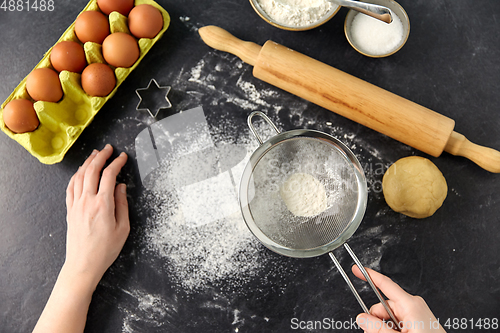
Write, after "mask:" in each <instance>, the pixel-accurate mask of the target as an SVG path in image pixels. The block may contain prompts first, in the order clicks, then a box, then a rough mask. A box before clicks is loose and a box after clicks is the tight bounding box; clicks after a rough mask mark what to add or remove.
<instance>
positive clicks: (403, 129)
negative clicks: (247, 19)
mask: <svg viewBox="0 0 500 333" xmlns="http://www.w3.org/2000/svg"><path fill="white" fill-rule="evenodd" d="M199 33H200V36H201V38H202V39H203V41H204V42H205V43H206V44H207V45H209V46H210V47H213V48H214V49H217V50H220V51H225V52H229V53H232V54H234V55H236V56H238V57H239V58H241V60H243V61H244V62H246V63H248V64H250V65H252V66H254V69H253V75H254V76H255V77H256V78H258V79H261V80H263V81H265V82H268V83H270V84H272V85H274V86H276V87H278V88H281V89H283V90H286V91H288V92H290V93H292V94H294V95H297V96H299V97H302V98H304V99H306V100H308V101H310V102H313V103H315V104H317V105H319V106H321V107H324V108H325V109H328V110H330V111H333V112H335V113H338V114H339V115H342V116H344V117H346V118H349V119H351V120H353V121H355V122H358V123H360V124H362V125H364V126H367V127H369V128H371V129H374V130H375V131H378V132H380V133H383V134H385V135H387V136H389V137H391V138H393V139H396V140H398V141H400V142H403V143H405V144H407V145H409V146H411V147H414V148H416V149H418V150H421V151H423V152H425V153H427V154H429V155H432V156H435V157H438V156H439V155H441V153H442V152H443V150H444V151H447V152H448V153H450V154H453V155H457V156H464V157H467V158H468V159H470V160H472V161H474V162H475V163H476V164H478V165H479V166H481V167H482V168H484V169H485V170H488V171H490V172H494V173H500V152H498V151H496V150H494V149H491V148H486V147H482V146H479V145H476V144H474V143H471V142H470V141H469V140H467V139H466V138H465V136H463V135H462V134H459V133H457V132H455V131H453V128H454V127H455V121H454V120H453V119H450V118H448V117H445V116H443V115H441V114H439V113H436V112H434V111H432V110H430V109H427V108H425V107H423V106H421V105H418V104H416V103H414V102H411V101H409V100H407V99H405V98H403V97H400V96H398V95H395V94H393V93H391V92H389V91H387V90H384V89H382V88H379V87H377V86H375V85H373V84H370V83H368V82H366V81H363V80H361V79H358V78H356V77H354V76H352V75H349V74H347V73H344V72H342V71H340V70H338V69H335V68H333V67H331V66H328V65H326V64H324V63H322V62H320V61H317V60H314V59H312V58H310V57H308V56H305V55H303V54H300V53H298V52H296V51H293V50H291V49H289V48H286V47H284V46H282V45H279V44H277V43H275V42H272V41H267V42H266V43H265V44H264V46H260V45H257V44H255V43H252V42H245V41H242V40H240V39H238V38H236V37H234V36H233V35H231V34H230V33H229V32H227V31H226V30H224V29H221V28H219V27H216V26H206V27H203V28H200V29H199Z"/></svg>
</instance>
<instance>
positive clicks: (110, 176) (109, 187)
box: [99, 153, 128, 195]
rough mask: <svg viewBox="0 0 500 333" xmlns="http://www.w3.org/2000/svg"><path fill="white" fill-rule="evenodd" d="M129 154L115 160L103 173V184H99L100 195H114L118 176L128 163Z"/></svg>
mask: <svg viewBox="0 0 500 333" xmlns="http://www.w3.org/2000/svg"><path fill="white" fill-rule="evenodd" d="M127 158H128V157H127V154H125V153H121V154H120V156H118V157H117V158H115V160H114V161H113V162H111V163H110V164H109V165H108V166H107V167H106V169H105V170H104V171H103V173H102V177H101V182H100V184H99V193H102V194H103V195H109V194H110V195H112V194H113V193H114V191H115V187H116V176H118V173H120V170H121V169H122V167H123V166H124V165H125V163H126V162H127Z"/></svg>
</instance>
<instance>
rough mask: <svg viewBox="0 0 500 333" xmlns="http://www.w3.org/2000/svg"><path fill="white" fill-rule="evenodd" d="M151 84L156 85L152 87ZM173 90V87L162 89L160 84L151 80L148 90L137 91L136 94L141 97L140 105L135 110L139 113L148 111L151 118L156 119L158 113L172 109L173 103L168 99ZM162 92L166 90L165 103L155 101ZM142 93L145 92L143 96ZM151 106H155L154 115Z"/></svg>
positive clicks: (140, 89)
mask: <svg viewBox="0 0 500 333" xmlns="http://www.w3.org/2000/svg"><path fill="white" fill-rule="evenodd" d="M151 83H154V84H155V86H153V87H151ZM171 89H172V87H170V86H163V87H161V86H160V85H159V84H158V82H156V80H155V79H151V80H150V81H149V84H148V86H147V87H146V88H139V89H136V90H135V93H136V94H137V96H139V103H138V104H137V107H136V108H135V109H136V110H137V111H147V112H148V113H149V114H150V115H151V117H153V118H154V119H156V116H158V113H159V112H160V110H162V109H169V108H171V107H172V103H170V101H169V99H168V97H167V95H168V93H169V92H170V90H171ZM162 90H165V95H164V98H165V101H163V100H162V101H161V102H159V101H158V100H156V101H155V100H154V98H155V97H156V96H157V95H158V93H159V92H160V91H162ZM140 92H143V94H142V95H141V94H140ZM151 104H155V105H154V110H153V111H155V113H154V114H153V112H152V111H151V109H152V107H151V106H150V105H151Z"/></svg>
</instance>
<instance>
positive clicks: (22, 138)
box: [0, 0, 170, 164]
mask: <svg viewBox="0 0 500 333" xmlns="http://www.w3.org/2000/svg"><path fill="white" fill-rule="evenodd" d="M141 4H149V5H152V6H154V7H156V8H158V10H160V12H161V14H162V16H163V28H162V30H161V31H160V32H159V33H158V35H156V37H155V38H153V39H148V38H141V39H139V41H138V44H139V49H140V55H139V59H138V60H137V61H136V62H135V64H134V65H132V66H131V67H129V68H121V67H118V68H114V67H112V66H110V67H111V68H113V69H114V72H115V76H116V86H115V88H114V89H113V91H112V92H111V93H110V94H109V95H107V96H105V97H91V96H89V95H87V94H86V93H85V91H83V89H82V85H81V79H80V77H81V74H78V73H72V72H68V71H62V72H61V73H59V79H60V81H61V86H62V89H63V92H64V96H63V98H62V99H61V100H60V101H59V102H57V103H51V102H43V101H38V102H35V104H34V107H35V111H36V113H37V115H38V119H39V120H40V125H39V126H38V128H37V129H36V130H35V131H33V132H27V133H22V134H17V133H14V132H12V131H11V130H9V129H8V128H7V127H6V126H5V123H4V121H3V109H4V107H5V105H7V103H9V102H10V101H11V100H13V99H18V98H24V99H28V100H32V99H31V98H30V96H29V95H28V92H27V91H26V79H27V77H28V76H26V77H25V78H24V79H23V80H22V81H21V83H19V85H18V86H17V87H16V89H15V90H14V91H13V92H12V94H10V96H9V97H8V98H7V99H6V100H5V102H4V103H3V104H2V107H1V109H0V128H1V129H2V131H3V132H5V133H6V134H7V135H8V136H10V137H11V138H12V139H14V140H16V141H17V142H18V143H19V144H20V145H22V146H23V147H24V148H26V150H28V151H29V152H30V153H31V154H32V155H33V156H35V157H36V158H38V160H39V161H40V162H42V163H44V164H54V163H58V162H60V161H62V159H63V157H64V155H65V154H66V152H67V151H68V149H69V148H70V147H71V146H72V145H73V143H74V142H75V141H76V139H78V137H79V136H80V134H81V133H82V131H83V130H84V129H85V128H86V127H87V126H88V125H89V124H90V123H91V122H92V120H93V119H94V117H95V115H96V114H97V112H98V111H99V110H100V109H101V108H102V106H103V105H104V103H106V101H107V100H108V99H110V98H111V97H113V95H114V94H115V93H116V90H117V89H118V87H119V86H120V84H121V83H122V82H123V81H124V80H125V79H126V78H127V76H128V75H129V74H130V72H132V71H133V70H134V69H135V68H136V67H137V65H138V64H139V62H140V61H141V60H142V58H144V56H145V55H146V54H147V53H148V51H149V50H150V49H151V47H152V46H153V45H154V44H155V43H156V41H157V40H158V39H160V38H161V36H162V35H163V33H164V32H165V31H166V30H167V28H168V26H169V24H170V16H169V14H168V12H167V11H166V10H165V9H163V8H162V7H161V6H160V5H158V4H157V3H156V2H154V1H152V0H135V6H137V5H141ZM87 10H97V11H98V10H99V7H98V6H97V0H91V1H90V2H89V3H88V4H87V6H86V7H85V8H84V10H83V11H87ZM83 11H82V12H83ZM109 25H110V32H111V33H114V32H125V33H128V34H130V32H129V29H128V25H127V17H126V16H123V15H122V14H120V13H118V12H112V13H110V14H109ZM74 27H75V23H74V22H73V23H72V24H71V25H70V26H69V27H68V29H66V31H65V32H64V33H63V34H62V36H61V37H60V38H59V40H58V41H57V43H59V42H62V41H68V40H71V41H75V42H78V43H80V41H79V40H78V38H77V37H76V34H75V29H74ZM57 43H56V44H57ZM83 48H84V50H85V56H86V58H87V63H88V64H91V63H96V62H99V63H105V61H104V57H103V55H102V50H101V45H99V44H96V43H92V42H87V43H85V44H84V46H83ZM51 50H52V48H50V49H49V50H48V51H47V52H46V53H45V55H44V57H43V59H42V60H41V61H40V62H39V63H38V65H36V67H35V68H34V69H36V68H45V67H49V68H52V69H53V67H52V65H51V63H50V60H49V57H50V52H51ZM32 101H33V100H32Z"/></svg>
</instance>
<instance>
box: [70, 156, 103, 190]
mask: <svg viewBox="0 0 500 333" xmlns="http://www.w3.org/2000/svg"><path fill="white" fill-rule="evenodd" d="M98 152H99V151H97V150H94V151H93V152H92V154H90V156H89V157H88V158H87V160H85V162H84V163H83V165H82V166H81V167H80V168H79V169H78V171H77V172H76V173H75V175H74V176H73V178H74V179H73V184H72V187H73V198H74V199H78V198H80V196H81V195H82V192H83V181H84V179H85V171H86V170H87V168H88V166H89V165H90V163H92V161H93V160H94V158H95V157H96V156H97V153H98ZM70 183H71V181H70Z"/></svg>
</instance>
